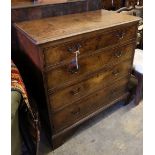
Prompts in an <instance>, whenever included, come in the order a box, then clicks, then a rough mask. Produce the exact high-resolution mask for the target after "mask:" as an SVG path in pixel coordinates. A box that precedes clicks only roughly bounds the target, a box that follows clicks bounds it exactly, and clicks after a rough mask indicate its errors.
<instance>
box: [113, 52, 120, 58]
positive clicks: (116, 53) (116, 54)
mask: <svg viewBox="0 0 155 155" xmlns="http://www.w3.org/2000/svg"><path fill="white" fill-rule="evenodd" d="M114 55H115V56H116V57H117V58H119V57H121V56H122V51H116V52H115V54H114Z"/></svg>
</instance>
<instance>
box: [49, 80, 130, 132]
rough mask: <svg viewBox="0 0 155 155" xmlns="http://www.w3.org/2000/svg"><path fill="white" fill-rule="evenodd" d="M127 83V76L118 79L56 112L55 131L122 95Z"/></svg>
mask: <svg viewBox="0 0 155 155" xmlns="http://www.w3.org/2000/svg"><path fill="white" fill-rule="evenodd" d="M127 83H128V79H127V78H124V79H122V80H119V81H116V82H115V83H114V84H113V85H111V86H110V87H107V88H104V89H102V90H99V91H97V92H95V93H93V94H91V95H89V96H87V97H85V98H83V99H82V100H80V101H78V102H75V103H74V104H73V105H70V106H68V107H66V108H64V109H62V110H61V111H58V112H56V113H54V114H53V117H52V120H53V127H54V132H58V131H60V130H62V129H64V128H66V127H68V126H70V125H72V124H74V123H75V122H77V121H78V120H80V119H82V118H84V117H85V116H87V115H89V114H90V113H92V112H94V111H96V110H97V109H99V108H100V107H103V106H104V105H107V104H108V103H110V102H111V101H113V100H115V99H117V98H118V97H120V96H122V95H123V94H124V93H125V92H126V90H127V89H126V88H127Z"/></svg>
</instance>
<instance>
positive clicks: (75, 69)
mask: <svg viewBox="0 0 155 155" xmlns="http://www.w3.org/2000/svg"><path fill="white" fill-rule="evenodd" d="M78 70H79V67H78V68H77V66H73V67H69V68H68V71H69V72H70V73H71V74H75V73H77V72H78Z"/></svg>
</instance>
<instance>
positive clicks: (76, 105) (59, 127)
mask: <svg viewBox="0 0 155 155" xmlns="http://www.w3.org/2000/svg"><path fill="white" fill-rule="evenodd" d="M127 83H128V80H127V79H124V82H123V84H122V86H121V87H118V86H117V87H114V88H112V89H111V90H115V89H117V88H118V89H120V88H121V89H122V88H123V87H124V90H123V91H122V92H121V93H118V94H117V95H115V96H114V97H112V98H111V100H110V101H108V100H104V101H103V104H101V105H97V106H95V110H94V109H93V108H90V107H89V108H88V111H83V112H82V113H81V114H80V115H79V116H77V117H76V118H75V119H73V120H72V119H69V117H68V116H67V117H66V118H67V119H66V123H67V124H66V125H64V123H63V124H62V125H61V126H55V125H54V124H55V123H56V122H57V121H56V120H55V121H54V120H53V127H54V128H53V129H54V131H55V132H59V131H61V130H63V129H65V128H67V127H68V126H71V125H73V124H74V123H76V122H77V121H79V120H81V119H83V118H84V117H86V116H88V115H89V114H91V113H93V112H94V111H97V110H98V109H100V108H102V107H105V106H106V105H108V103H109V102H112V101H115V100H117V99H118V98H119V97H120V96H122V95H123V94H125V93H126V92H128V90H127V87H126V86H127ZM121 89H120V90H121ZM125 89H126V90H125ZM103 90H105V88H104V89H101V90H98V91H97V92H100V91H103ZM111 90H110V91H111ZM110 91H109V92H108V93H110ZM97 92H95V93H97ZM92 95H93V94H91V95H89V96H92ZM80 102H81V101H78V102H77V103H80ZM100 102H101V101H100ZM105 102H107V104H105ZM72 106H73V109H75V108H74V106H75V107H80V106H78V104H74V105H70V106H69V109H70V110H71V109H72ZM85 106H87V104H86V105H85ZM66 108H67V107H66ZM66 108H65V109H66ZM65 109H63V110H61V111H59V112H58V114H61V113H62V112H63V111H64V110H65ZM70 110H69V111H70ZM69 111H67V113H69ZM52 115H53V117H55V118H56V117H57V118H58V116H56V115H57V113H52ZM54 115H55V116H54Z"/></svg>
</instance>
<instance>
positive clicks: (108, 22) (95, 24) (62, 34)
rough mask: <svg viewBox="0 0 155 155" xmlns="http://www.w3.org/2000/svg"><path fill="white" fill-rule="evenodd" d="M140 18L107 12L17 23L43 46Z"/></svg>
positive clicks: (20, 28) (20, 29)
mask: <svg viewBox="0 0 155 155" xmlns="http://www.w3.org/2000/svg"><path fill="white" fill-rule="evenodd" d="M138 20H139V18H138V17H134V16H130V15H124V14H119V13H115V12H112V11H106V10H97V11H90V12H85V13H79V14H70V15H65V16H59V17H50V18H44V19H39V20H32V21H25V22H19V23H15V27H16V28H17V29H18V30H19V31H20V32H22V33H23V34H24V35H26V36H27V37H28V38H29V39H30V40H31V41H32V42H33V43H34V44H43V43H47V42H51V41H56V40H59V39H63V38H67V37H72V36H76V35H79V34H84V33H88V32H92V31H97V30H101V29H106V28H110V27H114V26H118V25H122V24H126V23H132V22H136V21H138Z"/></svg>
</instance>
